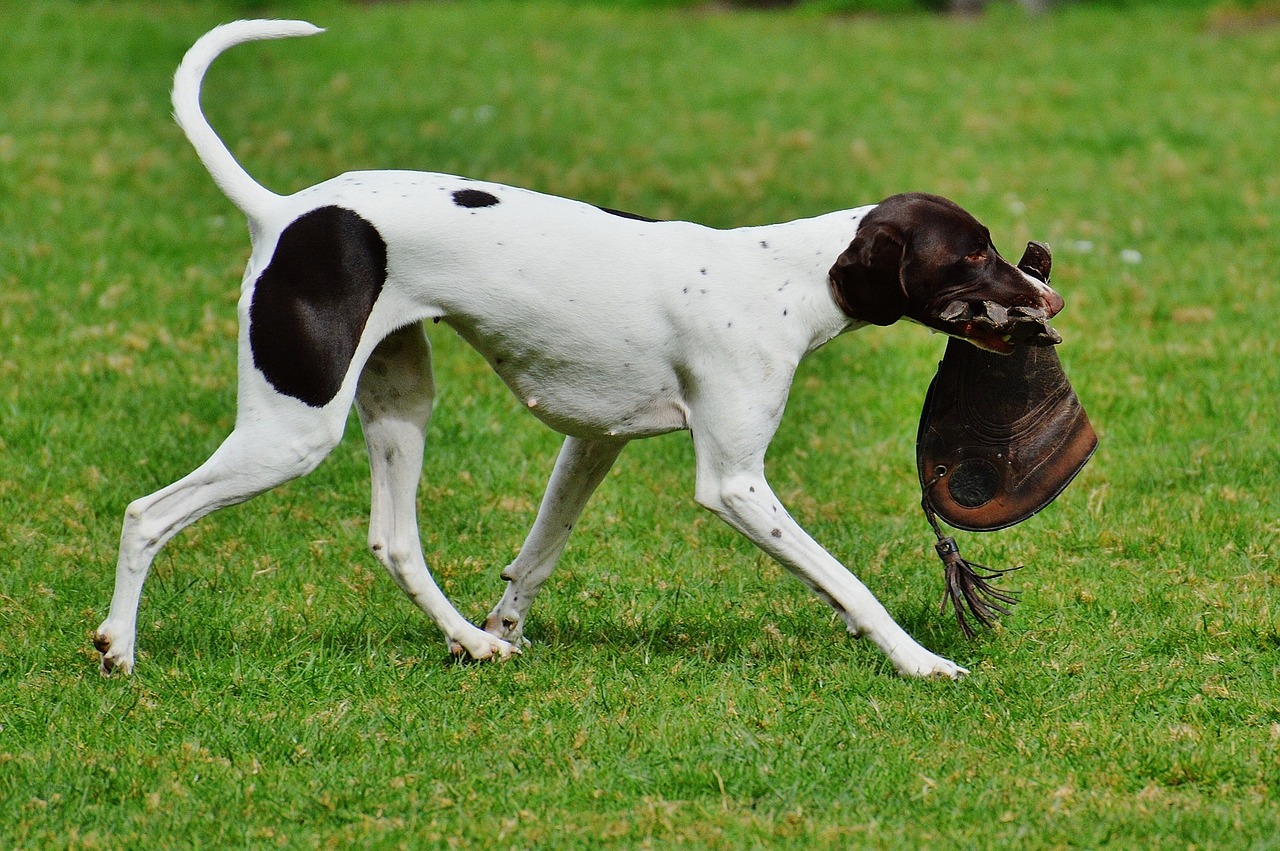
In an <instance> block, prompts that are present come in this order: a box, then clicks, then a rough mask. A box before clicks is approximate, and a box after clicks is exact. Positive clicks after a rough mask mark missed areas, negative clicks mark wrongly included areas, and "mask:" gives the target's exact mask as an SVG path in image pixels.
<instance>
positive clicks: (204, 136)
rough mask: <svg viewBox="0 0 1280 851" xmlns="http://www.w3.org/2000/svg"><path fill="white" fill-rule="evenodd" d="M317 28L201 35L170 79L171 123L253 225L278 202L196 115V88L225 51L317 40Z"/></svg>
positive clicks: (260, 27) (238, 29)
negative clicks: (267, 41)
mask: <svg viewBox="0 0 1280 851" xmlns="http://www.w3.org/2000/svg"><path fill="white" fill-rule="evenodd" d="M323 31H324V30H322V29H321V28H320V27H317V26H314V25H312V24H309V23H307V22H305V21H235V22H234V23H230V24H223V25H222V26H220V27H217V28H215V29H212V30H210V31H209V32H207V33H205V34H204V35H203V36H201V37H200V39H199V40H198V41H197V42H196V43H195V44H193V45H192V46H191V49H190V50H188V51H187V55H186V56H184V57H183V58H182V64H181V65H179V66H178V71H177V73H175V74H174V76H173V117H174V118H176V119H177V121H178V126H179V127H181V128H182V132H184V133H186V134H187V139H188V140H189V141H190V142H191V145H192V147H194V148H195V149H196V154H197V155H198V156H199V157H200V161H201V162H203V163H204V167H205V168H207V169H208V170H209V174H210V175H211V176H212V177H213V181H214V183H216V184H218V188H219V189H221V190H222V191H223V193H224V194H226V196H227V197H228V198H230V199H231V202H232V203H233V204H235V205H236V206H237V207H239V208H240V209H241V210H243V211H244V213H245V215H247V216H248V217H249V218H250V219H251V220H252V219H258V218H261V215H262V214H264V213H266V212H267V210H269V209H270V208H271V207H272V206H273V205H274V202H275V201H277V200H279V198H280V196H279V195H276V194H275V193H274V192H272V191H270V190H269V189H267V188H266V187H264V186H262V185H261V184H260V183H258V182H257V181H256V180H254V179H253V178H252V177H250V176H249V173H248V172H247V171H245V170H244V168H243V167H242V166H241V165H240V163H238V162H236V159H235V157H233V156H232V155H231V151H229V150H227V146H226V145H224V144H223V142H222V140H221V139H219V138H218V134H217V133H215V132H214V131H213V128H212V127H210V126H209V121H208V119H206V118H205V117H204V113H203V112H201V110H200V82H201V80H203V79H204V74H205V72H206V71H208V70H209V66H210V65H212V64H213V60H215V59H217V58H218V55H219V54H221V53H222V52H223V51H224V50H228V49H230V48H232V47H235V46H236V45H237V44H243V43H245V42H247V41H261V40H263V39H273V38H289V37H292V36H302V35H315V34H316V33H318V32H323Z"/></svg>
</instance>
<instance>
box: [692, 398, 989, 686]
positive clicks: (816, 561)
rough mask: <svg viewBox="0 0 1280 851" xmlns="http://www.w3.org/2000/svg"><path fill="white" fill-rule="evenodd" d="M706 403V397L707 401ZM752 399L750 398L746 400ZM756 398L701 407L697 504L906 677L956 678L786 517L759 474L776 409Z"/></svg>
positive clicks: (954, 668)
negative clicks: (779, 566)
mask: <svg viewBox="0 0 1280 851" xmlns="http://www.w3.org/2000/svg"><path fill="white" fill-rule="evenodd" d="M708 401H709V400H708ZM751 403H754V404H751ZM761 410H763V408H762V407H760V405H759V397H758V395H755V394H745V393H744V394H740V395H739V396H737V397H736V398H735V400H733V401H730V402H729V403H728V404H721V405H708V406H707V407H706V408H703V409H701V410H700V411H698V412H697V415H696V416H695V418H694V422H693V423H692V428H693V438H694V447H695V451H696V454H697V493H696V498H697V500H698V502H699V503H700V504H701V505H703V506H705V507H706V508H709V509H710V510H711V511H713V512H715V514H716V515H717V516H719V517H720V518H721V519H722V520H724V521H725V522H726V523H728V524H729V525H730V526H732V527H733V528H734V529H737V530H738V531H739V532H741V533H742V534H743V535H745V536H746V537H747V538H748V539H750V540H751V541H752V542H753V543H754V544H756V546H758V547H760V549H762V550H764V551H765V552H766V553H768V554H769V555H770V556H772V557H773V558H774V559H776V560H777V561H778V562H779V563H780V564H782V565H783V566H784V567H786V568H787V569H788V570H790V571H791V572H792V573H794V574H795V575H796V576H797V577H798V578H799V579H800V580H801V581H802V582H804V583H805V584H806V585H808V586H809V587H810V588H812V589H813V590H814V591H815V592H816V593H817V594H818V596H819V597H821V598H822V599H823V600H825V601H826V602H827V603H829V604H830V605H831V606H832V608H834V609H835V610H836V612H837V613H839V615H840V617H841V618H842V619H843V620H844V622H845V624H846V626H847V627H848V629H849V631H850V632H851V633H853V634H854V635H858V636H866V637H867V638H869V639H870V640H871V641H872V642H874V643H875V645H876V646H877V647H879V648H880V649H881V650H883V651H884V653H885V655H887V656H888V657H889V660H890V661H891V662H892V663H893V666H894V667H895V668H896V669H897V670H898V672H899V673H901V674H903V675H905V676H912V677H948V678H951V679H958V678H959V677H961V676H963V675H964V674H967V673H968V671H967V670H965V669H964V668H961V667H960V666H959V665H956V664H955V663H954V662H950V661H948V660H947V659H944V658H942V657H941V656H938V655H936V654H934V653H930V652H929V651H928V650H926V649H924V648H923V647H921V646H920V645H919V644H917V643H916V642H915V640H914V639H912V638H911V636H909V635H907V633H906V631H905V630H904V629H902V627H900V626H898V624H897V623H896V622H895V621H894V620H893V618H892V617H890V616H889V613H888V612H887V611H886V610H885V608H884V606H883V605H881V603H880V601H879V600H877V599H876V598H875V596H874V595H872V593H871V592H870V591H869V590H867V587H866V586H865V585H863V584H862V583H861V582H860V581H858V579H857V578H856V577H855V576H854V575H853V574H852V573H850V572H849V571H848V569H846V568H845V567H844V565H842V564H841V563H840V562H839V561H837V560H836V559H835V558H834V557H832V556H831V555H830V554H829V553H828V552H827V551H826V550H825V549H823V548H822V547H821V546H820V545H819V544H818V543H817V542H816V541H814V540H813V539H812V538H811V537H809V535H808V534H807V533H806V532H805V531H804V529H802V528H801V527H800V525H799V524H798V523H796V522H795V520H793V519H792V518H791V516H790V515H789V514H788V513H787V511H786V509H785V508H783V506H782V503H781V501H780V500H779V499H778V498H777V496H775V495H774V493H773V490H772V489H771V488H770V487H769V484H768V482H767V481H766V480H765V477H764V455H765V449H766V448H767V445H768V442H769V440H771V439H772V437H773V432H774V429H775V428H776V426H777V417H778V416H780V415H781V405H780V404H779V405H778V406H777V407H776V408H775V409H773V410H774V411H775V412H776V416H775V415H774V414H765V415H762V414H761V413H760V411H761Z"/></svg>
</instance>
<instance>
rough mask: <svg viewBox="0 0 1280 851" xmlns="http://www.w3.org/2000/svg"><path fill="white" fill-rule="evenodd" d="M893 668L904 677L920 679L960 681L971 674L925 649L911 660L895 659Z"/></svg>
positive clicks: (912, 656)
mask: <svg viewBox="0 0 1280 851" xmlns="http://www.w3.org/2000/svg"><path fill="white" fill-rule="evenodd" d="M893 666H894V667H895V668H896V669H897V670H898V673H899V674H901V675H902V676H904V677H919V678H920V679H933V680H959V679H963V678H964V677H965V676H966V675H967V674H968V673H969V669H968V668H962V667H960V666H959V665H957V664H956V663H955V662H952V661H951V660H949V659H943V658H942V657H941V656H938V655H935V654H933V653H930V652H929V651H928V650H925V649H924V648H920V653H916V654H912V655H911V657H910V658H906V659H893Z"/></svg>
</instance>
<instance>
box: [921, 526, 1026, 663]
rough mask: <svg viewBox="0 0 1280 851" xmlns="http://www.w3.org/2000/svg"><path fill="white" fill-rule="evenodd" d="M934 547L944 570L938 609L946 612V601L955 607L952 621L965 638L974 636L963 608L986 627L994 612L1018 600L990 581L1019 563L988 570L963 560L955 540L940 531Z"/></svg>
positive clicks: (1005, 609) (1001, 612)
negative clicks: (940, 602) (942, 592)
mask: <svg viewBox="0 0 1280 851" xmlns="http://www.w3.org/2000/svg"><path fill="white" fill-rule="evenodd" d="M934 549H936V550H937V551H938V558H940V559H942V564H943V567H944V568H945V570H946V583H947V590H946V593H945V594H944V595H943V597H942V607H941V608H940V610H939V611H942V612H946V610H947V605H948V604H950V605H951V607H952V608H953V609H955V613H956V623H957V624H958V625H959V626H960V631H961V632H962V633H964V637H965V638H973V636H974V631H973V627H972V626H970V625H969V620H968V618H967V617H966V616H965V611H966V609H967V610H968V612H969V614H970V615H972V616H973V619H974V620H976V621H977V622H978V623H979V624H981V625H982V626H985V627H990V626H992V625H993V624H994V623H995V620H996V617H997V616H998V615H1007V614H1009V611H1010V607H1011V606H1013V605H1014V604H1016V603H1017V602H1018V592H1016V591H1006V590H1004V589H1003V588H997V587H996V586H994V585H992V584H991V582H990V580H993V579H999V578H1000V577H1001V576H1004V575H1005V574H1006V573H1011V572H1013V571H1015V570H1021V569H1022V566H1021V565H1018V567H1010V568H1007V569H1005V570H992V569H991V568H989V567H986V566H985V565H981V564H973V563H972V562H968V561H965V560H964V557H963V556H961V555H960V546H959V545H958V544H957V543H956V539H955V538H951V537H946V536H943V535H941V534H939V537H938V542H937V543H936V544H934Z"/></svg>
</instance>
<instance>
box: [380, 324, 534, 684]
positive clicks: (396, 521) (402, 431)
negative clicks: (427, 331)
mask: <svg viewBox="0 0 1280 851" xmlns="http://www.w3.org/2000/svg"><path fill="white" fill-rule="evenodd" d="M434 397H435V385H434V382H433V380H432V376H431V345H430V343H428V341H427V338H426V336H425V335H424V334H423V331H422V326H421V325H419V324H417V323H415V324H413V325H410V326H408V327H406V328H402V329H401V330H399V331H396V332H395V333H393V334H391V335H390V336H389V337H387V338H386V339H385V340H383V341H382V342H381V343H379V344H378V347H377V348H376V349H374V351H373V354H372V355H371V356H370V358H369V360H368V362H367V363H366V364H365V367H364V371H363V372H362V373H361V375H360V384H359V388H358V390H357V391H356V408H357V410H358V411H359V412H360V422H361V425H362V426H363V427H364V438H365V443H366V444H367V445H368V448H369V467H370V474H371V480H372V506H371V508H370V514H369V548H370V549H371V550H372V551H373V554H374V555H375V556H377V558H378V561H380V562H381V563H382V564H383V566H384V567H386V568H387V571H388V572H389V573H390V574H391V576H392V578H393V579H395V581H396V584H397V585H399V586H400V588H401V589H402V590H403V591H404V592H405V593H406V594H408V595H409V598H410V599H411V600H413V602H414V603H416V604H417V605H418V607H419V608H421V609H422V610H423V611H424V612H426V613H427V614H428V615H429V616H430V617H431V620H432V621H434V622H435V624H436V626H438V627H439V628H440V630H441V631H442V632H443V633H444V634H445V637H446V638H447V639H448V641H449V645H450V649H451V650H452V651H453V652H454V653H457V654H462V653H466V654H467V655H468V656H470V657H471V658H473V659H488V658H490V657H495V656H496V657H498V658H504V659H505V658H507V657H508V656H510V655H511V654H512V653H514V652H518V650H517V649H516V648H515V647H513V646H512V645H511V644H509V643H507V642H506V641H503V640H501V639H500V638H497V637H495V636H493V635H490V634H489V633H487V632H484V631H483V630H481V629H479V628H478V627H476V626H474V625H472V624H470V623H468V622H467V620H466V619H465V618H464V617H462V615H461V614H459V613H458V610H457V609H455V608H454V607H453V605H452V604H451V603H450V602H449V601H448V599H446V598H445V596H444V593H443V592H441V590H440V588H439V587H438V586H437V585H436V583H435V580H433V579H432V577H431V572H430V570H429V569H428V568H427V563H426V559H425V558H424V557H423V555H422V545H421V543H420V541H419V537H418V519H417V511H416V498H417V491H418V480H419V478H420V476H421V474H422V456H423V442H424V439H425V434H426V426H427V421H428V420H429V419H430V418H431V405H432V401H433V399H434Z"/></svg>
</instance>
